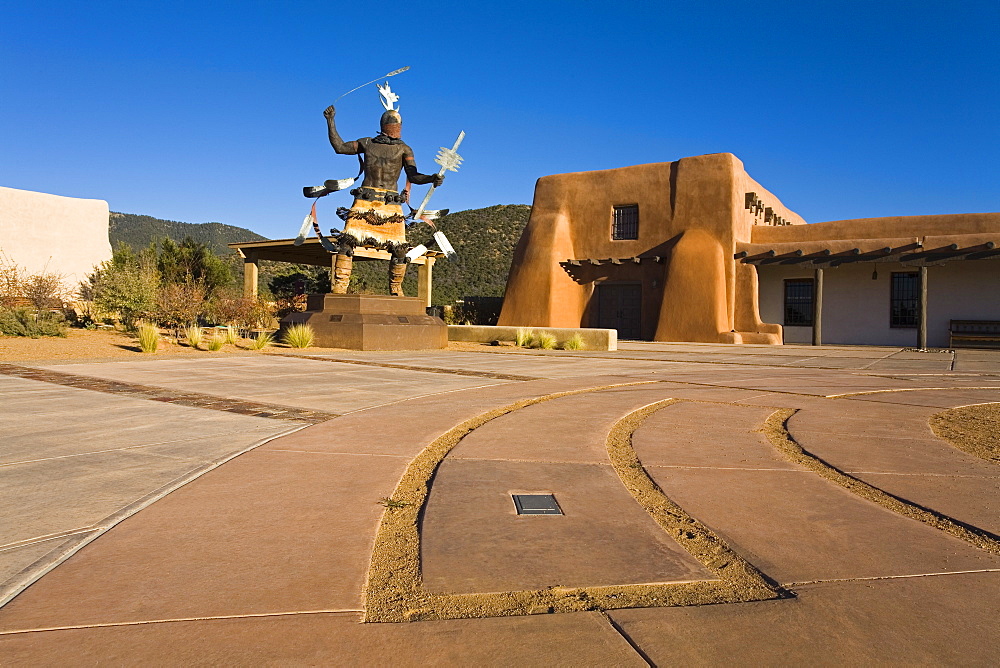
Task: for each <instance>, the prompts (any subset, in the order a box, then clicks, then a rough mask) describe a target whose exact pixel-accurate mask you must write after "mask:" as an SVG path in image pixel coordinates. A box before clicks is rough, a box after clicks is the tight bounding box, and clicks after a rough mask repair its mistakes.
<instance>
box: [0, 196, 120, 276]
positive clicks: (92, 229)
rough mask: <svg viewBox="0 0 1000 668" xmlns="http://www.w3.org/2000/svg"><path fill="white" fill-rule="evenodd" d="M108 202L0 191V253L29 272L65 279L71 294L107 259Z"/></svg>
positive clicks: (108, 243) (109, 243) (109, 247)
mask: <svg viewBox="0 0 1000 668" xmlns="http://www.w3.org/2000/svg"><path fill="white" fill-rule="evenodd" d="M108 215H109V214H108V203H107V202H105V201H103V200H99V199H78V198H75V197H62V196H59V195H48V194H45V193H38V192H31V191H29V190H17V189H15V188H4V187H2V186H0V252H2V253H3V254H4V255H5V256H6V257H7V258H8V259H9V260H11V261H12V262H14V263H15V264H17V265H19V266H21V267H23V268H24V269H25V270H27V271H28V272H29V273H32V274H34V273H42V272H49V273H55V274H60V275H62V276H64V277H65V283H66V287H67V288H68V289H71V290H72V289H75V288H76V286H77V285H78V284H79V283H80V281H82V280H83V279H84V278H86V276H87V274H89V273H90V272H92V271H93V270H94V266H95V265H98V264H100V263H101V262H104V261H105V260H107V259H109V258H110V257H111V242H110V241H109V239H108Z"/></svg>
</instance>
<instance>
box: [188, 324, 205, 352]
mask: <svg viewBox="0 0 1000 668" xmlns="http://www.w3.org/2000/svg"><path fill="white" fill-rule="evenodd" d="M184 336H185V337H187V342H188V345H189V346H191V347H192V348H197V347H198V346H200V345H201V342H202V341H204V340H205V332H203V331H202V329H201V327H198V326H197V325H192V326H191V327H187V328H185V329H184Z"/></svg>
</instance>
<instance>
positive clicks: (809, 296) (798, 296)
mask: <svg viewBox="0 0 1000 668" xmlns="http://www.w3.org/2000/svg"><path fill="white" fill-rule="evenodd" d="M812 324H813V279H811V278H791V279H788V280H786V281H785V325H786V326H790V327H812Z"/></svg>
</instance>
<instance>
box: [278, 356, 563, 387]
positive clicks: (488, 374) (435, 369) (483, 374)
mask: <svg viewBox="0 0 1000 668" xmlns="http://www.w3.org/2000/svg"><path fill="white" fill-rule="evenodd" d="M264 354H265V355H268V356H270V357H288V358H292V359H305V360H313V361H314V362H336V363H338V364H359V365H361V366H374V367H381V368H383V369H403V370H404V371H423V372H425V373H444V374H449V375H452V376H474V377H476V378H493V379H494V380H543V379H544V376H518V375H515V374H510V373H495V372H493V371H475V370H473V369H449V368H446V367H440V366H417V365H414V364H397V363H395V362H372V361H370V360H355V359H350V358H342V357H320V356H319V355H296V354H294V353H264Z"/></svg>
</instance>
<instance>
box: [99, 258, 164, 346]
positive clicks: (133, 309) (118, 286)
mask: <svg viewBox="0 0 1000 668" xmlns="http://www.w3.org/2000/svg"><path fill="white" fill-rule="evenodd" d="M87 283H88V284H89V286H90V290H92V294H93V297H94V303H95V304H96V305H97V306H98V308H100V309H101V310H103V311H107V312H109V313H117V314H118V317H119V318H120V319H121V322H122V324H123V325H125V328H126V329H130V330H131V329H134V328H135V323H136V322H137V321H138V320H139V319H140V318H142V317H144V316H146V315H148V314H149V313H150V312H151V311H152V310H153V309H154V308H155V306H156V297H157V291H158V290H159V286H160V275H159V272H158V271H157V269H156V259H155V258H154V257H152V256H151V255H150V254H148V253H145V252H143V253H140V254H139V255H136V254H135V253H133V252H132V249H131V248H129V247H128V246H125V245H120V246H119V247H118V248H116V249H115V252H114V254H113V255H112V257H111V259H110V260H108V261H106V262H104V263H102V264H101V265H100V266H99V267H98V268H97V269H96V270H95V271H94V273H93V274H91V275H90V276H88V277H87Z"/></svg>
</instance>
